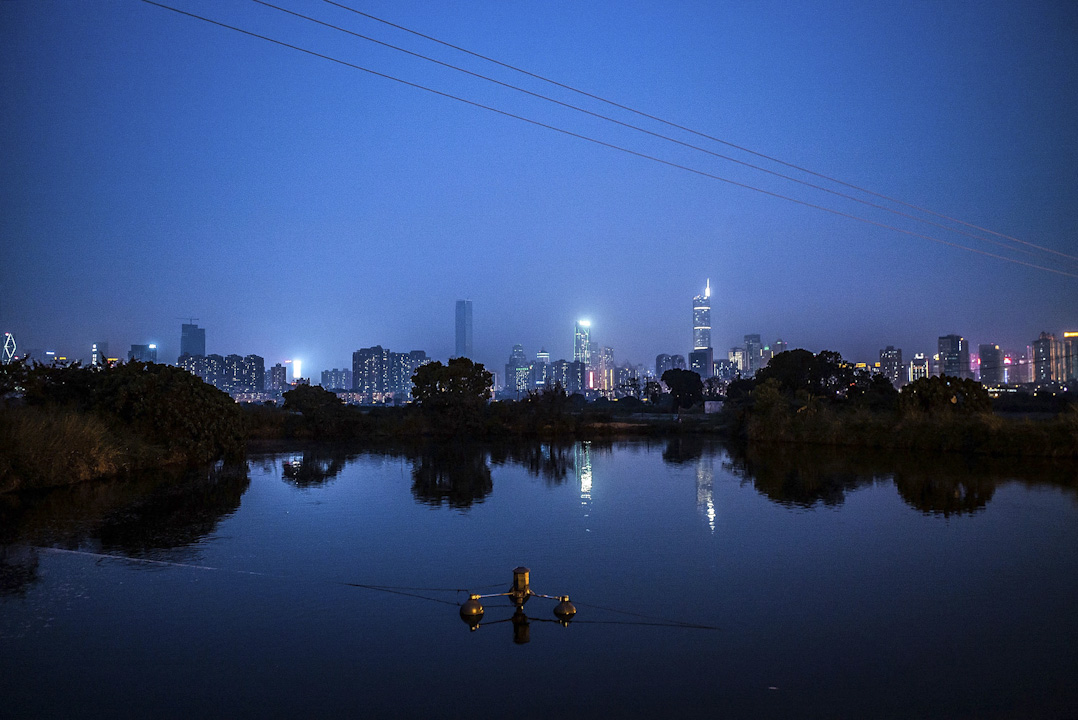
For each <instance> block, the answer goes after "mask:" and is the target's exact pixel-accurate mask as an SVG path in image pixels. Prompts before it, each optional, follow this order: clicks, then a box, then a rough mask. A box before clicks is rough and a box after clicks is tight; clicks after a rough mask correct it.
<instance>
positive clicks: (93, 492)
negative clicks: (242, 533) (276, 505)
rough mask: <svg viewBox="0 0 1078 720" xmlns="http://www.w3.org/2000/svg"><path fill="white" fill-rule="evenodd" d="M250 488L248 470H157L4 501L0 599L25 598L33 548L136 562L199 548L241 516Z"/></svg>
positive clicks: (0, 505)
mask: <svg viewBox="0 0 1078 720" xmlns="http://www.w3.org/2000/svg"><path fill="white" fill-rule="evenodd" d="M249 484H250V480H249V478H248V476H247V473H246V471H245V470H242V469H240V470H225V471H220V472H207V471H205V470H203V471H201V472H199V471H190V472H168V471H160V470H158V471H154V472H153V473H147V474H145V475H140V476H137V477H131V478H125V479H115V480H106V481H95V482H89V483H82V484H79V485H73V486H70V487H65V488H58V489H56V490H52V491H50V492H48V493H44V494H35V495H19V496H8V495H0V592H21V591H22V589H24V588H25V587H26V585H27V584H29V583H30V582H32V581H33V579H34V577H35V571H36V566H37V556H36V552H35V551H33V549H32V548H33V546H39V545H40V546H54V547H62V548H69V549H77V548H85V547H91V548H92V547H100V548H101V549H103V550H105V551H108V552H114V553H116V554H120V555H125V556H129V557H138V556H142V555H146V554H149V553H152V552H154V551H159V550H171V549H175V548H180V547H185V546H188V545H191V544H193V543H196V542H198V541H199V540H201V539H202V538H203V537H205V536H206V535H208V534H209V533H212V532H213V531H214V530H215V529H216V527H217V524H218V523H220V522H221V520H222V519H224V518H225V517H227V516H228V515H230V514H231V513H233V512H235V510H236V509H237V508H238V507H239V505H240V498H241V497H242V495H243V493H244V491H246V490H247V486H248V485H249ZM27 553H29V554H27Z"/></svg>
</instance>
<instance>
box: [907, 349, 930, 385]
mask: <svg viewBox="0 0 1078 720" xmlns="http://www.w3.org/2000/svg"><path fill="white" fill-rule="evenodd" d="M928 370H929V367H928V358H927V357H925V354H924V353H917V354H916V355H914V356H913V360H911V361H910V375H909V378H910V382H913V381H914V380H920V379H921V378H924V377H928Z"/></svg>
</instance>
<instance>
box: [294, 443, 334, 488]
mask: <svg viewBox="0 0 1078 720" xmlns="http://www.w3.org/2000/svg"><path fill="white" fill-rule="evenodd" d="M350 458H351V456H350V455H349V454H348V453H346V452H344V451H343V450H340V449H333V448H316V449H310V450H306V451H304V452H303V453H302V454H301V455H294V456H292V457H291V458H289V459H288V460H286V461H285V462H284V471H283V473H282V475H283V478H284V480H285V482H288V483H291V484H293V485H295V486H296V487H316V486H319V485H325V484H326V483H327V482H329V481H330V480H332V479H333V478H335V477H337V476H338V475H340V473H341V470H344V467H345V465H347V464H348V460H349V459H350Z"/></svg>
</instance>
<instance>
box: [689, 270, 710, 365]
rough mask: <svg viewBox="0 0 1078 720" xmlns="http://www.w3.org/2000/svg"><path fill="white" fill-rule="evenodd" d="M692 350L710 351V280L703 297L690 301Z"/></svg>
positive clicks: (699, 296)
mask: <svg viewBox="0 0 1078 720" xmlns="http://www.w3.org/2000/svg"><path fill="white" fill-rule="evenodd" d="M692 349H693V350H710V349H711V280H710V279H709V280H708V281H707V285H705V286H704V293H703V295H697V296H696V297H694V298H693V299H692Z"/></svg>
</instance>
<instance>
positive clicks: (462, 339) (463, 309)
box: [453, 300, 472, 358]
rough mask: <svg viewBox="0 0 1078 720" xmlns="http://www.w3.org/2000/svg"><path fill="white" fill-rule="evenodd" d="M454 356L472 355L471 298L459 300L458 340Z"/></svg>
mask: <svg viewBox="0 0 1078 720" xmlns="http://www.w3.org/2000/svg"><path fill="white" fill-rule="evenodd" d="M453 357H466V358H471V357H472V301H471V300H457V342H456V346H455V351H454V353H453Z"/></svg>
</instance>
